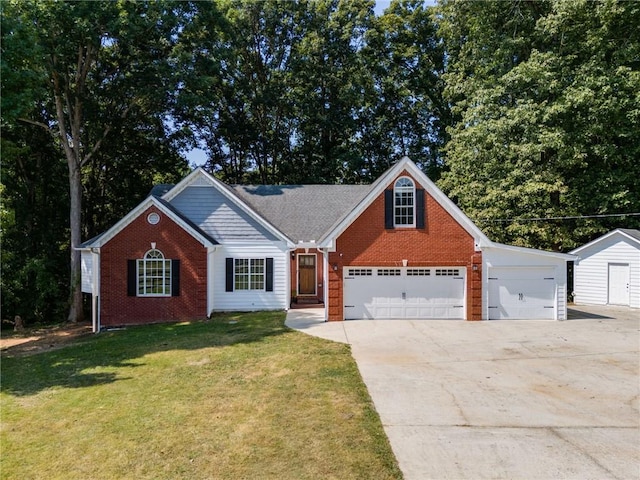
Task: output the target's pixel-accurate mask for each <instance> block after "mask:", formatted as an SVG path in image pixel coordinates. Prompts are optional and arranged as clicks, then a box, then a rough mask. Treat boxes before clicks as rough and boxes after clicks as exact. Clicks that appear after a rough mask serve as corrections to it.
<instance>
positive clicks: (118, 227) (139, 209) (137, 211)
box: [88, 196, 215, 248]
mask: <svg viewBox="0 0 640 480" xmlns="http://www.w3.org/2000/svg"><path fill="white" fill-rule="evenodd" d="M151 206H154V207H156V208H157V209H158V210H160V211H161V212H162V213H163V214H165V215H166V216H167V217H169V218H170V219H171V220H173V221H174V222H175V223H177V224H178V225H179V226H180V227H181V228H182V229H183V230H185V231H186V232H187V233H189V234H190V235H191V236H192V237H193V238H195V239H196V240H198V241H199V242H200V243H201V244H202V245H203V246H205V247H212V246H214V245H215V244H214V243H212V242H211V241H210V240H209V239H208V238H206V237H204V236H203V235H202V234H201V233H200V232H198V231H196V230H194V229H193V228H192V227H191V225H189V224H187V223H185V222H184V221H183V220H182V219H181V218H180V217H179V216H178V215H176V214H175V213H174V212H172V211H171V210H169V209H168V208H167V207H165V206H164V205H163V204H162V202H159V201H158V200H157V199H156V198H155V197H153V196H150V197H147V198H146V199H144V200H143V201H142V202H141V203H139V204H138V206H136V207H135V208H134V209H133V210H131V211H130V212H129V213H128V214H126V215H125V216H124V217H122V218H121V219H120V221H118V222H117V223H116V224H115V225H114V226H113V227H111V228H110V229H109V230H107V231H106V232H105V233H104V234H103V235H102V236H100V238H98V239H97V241H96V242H95V243H94V244H92V245H91V246H89V247H88V248H100V247H102V246H103V245H105V244H106V243H107V242H108V241H109V240H111V239H112V238H113V237H115V236H116V235H117V234H118V233H120V232H121V231H122V230H124V229H125V227H127V226H128V225H129V224H130V223H131V222H132V221H133V220H135V219H136V218H138V217H139V216H140V215H141V214H142V213H143V212H144V211H145V210H147V209H148V208H149V207H151Z"/></svg>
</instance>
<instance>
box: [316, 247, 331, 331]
mask: <svg viewBox="0 0 640 480" xmlns="http://www.w3.org/2000/svg"><path fill="white" fill-rule="evenodd" d="M317 250H318V251H319V252H321V253H322V285H323V288H322V301H323V303H324V321H325V322H328V321H329V284H328V281H329V251H328V250H327V249H323V248H320V247H317Z"/></svg>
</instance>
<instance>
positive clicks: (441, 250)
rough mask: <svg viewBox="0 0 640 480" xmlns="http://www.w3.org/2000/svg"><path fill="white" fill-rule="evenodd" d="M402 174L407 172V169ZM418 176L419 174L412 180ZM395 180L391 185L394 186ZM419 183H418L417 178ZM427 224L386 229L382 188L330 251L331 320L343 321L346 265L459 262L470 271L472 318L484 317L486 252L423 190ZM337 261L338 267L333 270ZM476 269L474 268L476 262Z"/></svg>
mask: <svg viewBox="0 0 640 480" xmlns="http://www.w3.org/2000/svg"><path fill="white" fill-rule="evenodd" d="M399 176H409V177H410V175H408V174H407V172H403V173H402V174H401V175H399ZM414 181H415V179H414ZM394 183H395V179H394V181H393V182H391V183H390V184H389V186H388V187H387V189H392V188H393V184H394ZM416 185H417V186H418V184H417V182H416ZM425 215H426V219H425V228H424V229H416V228H394V229H392V230H387V229H385V228H384V192H383V193H382V194H381V195H380V196H379V197H378V198H376V199H375V200H374V201H373V203H372V204H371V205H370V206H369V207H368V208H367V209H366V210H365V211H364V212H363V213H362V214H361V215H360V216H359V217H358V218H357V219H356V220H355V221H354V222H353V223H352V224H351V225H350V226H349V227H348V228H347V229H346V230H345V231H344V232H343V233H342V234H341V235H340V236H339V237H338V239H337V241H336V251H335V252H332V253H330V254H329V265H330V267H329V278H328V279H327V285H328V289H329V305H328V310H329V311H328V319H329V320H330V321H336V320H338V321H339V320H343V319H344V314H343V280H342V277H343V268H344V267H346V266H383V267H398V266H402V260H403V259H406V260H408V265H409V266H411V267H419V266H424V267H435V266H455V267H464V268H466V270H467V275H466V278H467V285H466V289H467V312H466V318H467V319H469V320H480V319H481V318H482V270H481V269H482V254H481V253H480V252H475V251H474V250H475V249H474V239H473V237H472V236H471V235H470V234H469V233H468V232H467V231H466V230H465V229H464V228H462V226H460V224H459V223H457V222H456V221H455V220H454V218H453V217H452V216H451V215H450V214H449V212H447V211H446V210H445V209H444V208H443V207H442V206H441V205H440V204H439V203H438V202H437V201H436V200H435V199H434V198H433V197H431V196H430V195H429V194H428V193H426V192H425ZM334 265H337V267H338V268H337V270H334ZM474 265H475V266H476V267H477V269H476V270H473V266H474Z"/></svg>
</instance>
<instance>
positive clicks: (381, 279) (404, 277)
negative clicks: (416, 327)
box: [343, 267, 465, 320]
mask: <svg viewBox="0 0 640 480" xmlns="http://www.w3.org/2000/svg"><path fill="white" fill-rule="evenodd" d="M343 285H344V318H345V319H347V320H350V319H362V318H371V319H390V318H416V319H420V318H431V319H464V316H465V309H464V291H465V268H462V267H437V268H411V267H402V268H387V267H345V268H344V284H343Z"/></svg>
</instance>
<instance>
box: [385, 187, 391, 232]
mask: <svg viewBox="0 0 640 480" xmlns="http://www.w3.org/2000/svg"><path fill="white" fill-rule="evenodd" d="M384 228H387V229H392V228H393V190H385V191H384Z"/></svg>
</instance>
